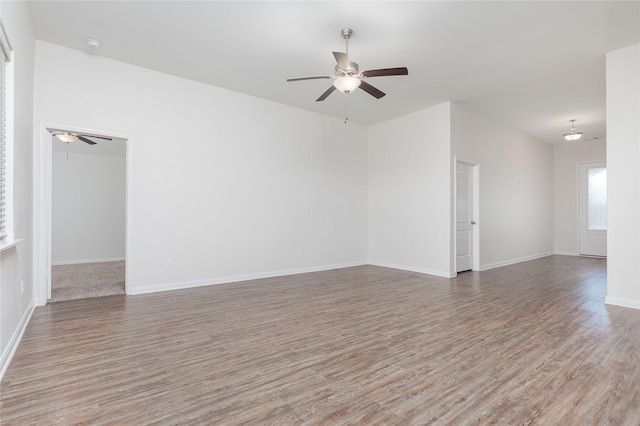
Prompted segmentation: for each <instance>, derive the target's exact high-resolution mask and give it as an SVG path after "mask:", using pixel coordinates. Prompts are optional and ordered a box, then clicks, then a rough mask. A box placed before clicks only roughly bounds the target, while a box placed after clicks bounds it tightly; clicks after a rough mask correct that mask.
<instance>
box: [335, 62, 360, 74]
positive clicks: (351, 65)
mask: <svg viewBox="0 0 640 426" xmlns="http://www.w3.org/2000/svg"><path fill="white" fill-rule="evenodd" d="M335 69H336V75H337V76H338V77H345V76H347V77H353V76H354V75H358V72H359V71H358V64H356V63H355V62H349V67H348V68H340V65H336V68H335Z"/></svg>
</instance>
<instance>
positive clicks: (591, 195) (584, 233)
mask: <svg viewBox="0 0 640 426" xmlns="http://www.w3.org/2000/svg"><path fill="white" fill-rule="evenodd" d="M578 254H579V255H580V256H597V257H606V256H607V164H606V162H604V161H598V162H591V163H580V164H578Z"/></svg>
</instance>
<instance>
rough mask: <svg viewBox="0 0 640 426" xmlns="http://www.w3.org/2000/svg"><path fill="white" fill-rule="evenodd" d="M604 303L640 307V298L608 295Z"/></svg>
mask: <svg viewBox="0 0 640 426" xmlns="http://www.w3.org/2000/svg"><path fill="white" fill-rule="evenodd" d="M604 303H605V304H607V305H614V306H621V307H623V308H633V309H640V300H633V299H623V298H621V297H611V296H607V297H605V299H604Z"/></svg>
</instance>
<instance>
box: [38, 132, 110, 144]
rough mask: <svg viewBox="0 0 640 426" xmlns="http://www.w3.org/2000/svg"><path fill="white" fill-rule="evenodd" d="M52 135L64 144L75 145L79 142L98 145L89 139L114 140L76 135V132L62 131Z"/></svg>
mask: <svg viewBox="0 0 640 426" xmlns="http://www.w3.org/2000/svg"><path fill="white" fill-rule="evenodd" d="M51 133H52V134H53V135H54V136H55V137H57V138H58V139H60V140H61V141H62V142H64V143H73V142H75V141H77V140H81V141H82V142H85V143H88V144H89V145H95V144H97V142H95V141H93V140H91V139H89V138H92V139H104V140H107V141H110V140H113V139H111V138H106V137H104V136H96V135H88V134H83V133H75V132H64V131H62V130H52V131H51Z"/></svg>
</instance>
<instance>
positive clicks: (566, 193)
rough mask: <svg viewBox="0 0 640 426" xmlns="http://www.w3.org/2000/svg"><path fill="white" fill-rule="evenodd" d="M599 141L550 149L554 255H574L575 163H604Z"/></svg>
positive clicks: (575, 248) (602, 144) (602, 147)
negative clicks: (551, 155)
mask: <svg viewBox="0 0 640 426" xmlns="http://www.w3.org/2000/svg"><path fill="white" fill-rule="evenodd" d="M606 157H607V155H606V143H605V141H604V139H602V140H590V141H582V140H579V141H576V142H566V143H563V144H561V145H555V146H554V147H553V229H554V249H555V253H556V254H564V255H571V256H577V255H578V163H585V162H592V161H605V160H606Z"/></svg>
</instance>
